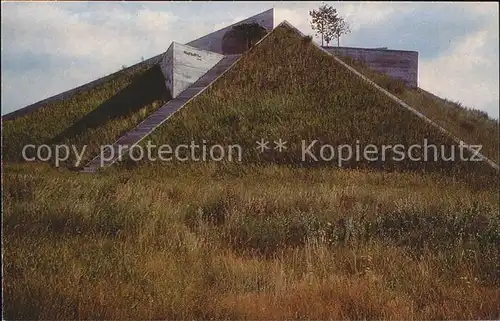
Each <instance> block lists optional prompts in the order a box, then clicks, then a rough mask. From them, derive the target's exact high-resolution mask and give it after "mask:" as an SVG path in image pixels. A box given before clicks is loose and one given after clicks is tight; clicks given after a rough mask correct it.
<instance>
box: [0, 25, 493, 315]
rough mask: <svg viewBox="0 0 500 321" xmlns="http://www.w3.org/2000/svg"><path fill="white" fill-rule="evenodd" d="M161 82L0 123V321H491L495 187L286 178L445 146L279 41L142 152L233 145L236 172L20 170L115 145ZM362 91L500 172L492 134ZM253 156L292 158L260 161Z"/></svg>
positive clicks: (460, 167) (424, 174)
mask: <svg viewBox="0 0 500 321" xmlns="http://www.w3.org/2000/svg"><path fill="white" fill-rule="evenodd" d="M350 63H353V64H354V65H356V64H355V63H354V62H350ZM356 66H357V68H360V70H363V72H365V73H370V72H371V71H369V70H364V69H362V68H363V67H362V66H361V67H360V66H358V65H356ZM158 72H159V70H158V69H157V68H156V69H155V67H153V68H151V69H148V70H142V71H140V72H139V73H138V74H137V75H136V76H131V75H122V76H123V77H122V76H120V77H122V78H120V77H118V78H117V79H116V80H115V81H114V82H111V83H109V84H104V85H103V86H102V87H99V88H96V89H94V90H93V91H91V92H89V93H86V94H82V95H77V96H75V97H74V98H72V99H71V100H69V101H67V102H63V103H60V104H56V105H54V106H52V108H42V109H40V110H39V111H37V112H34V113H33V114H30V115H27V116H24V117H22V118H19V119H16V120H14V121H9V122H4V124H3V126H4V134H3V135H4V136H3V142H4V147H5V146H7V148H6V149H5V150H4V151H3V155H4V164H3V165H4V167H3V168H4V175H3V182H2V183H3V230H2V232H3V266H4V268H3V272H4V275H3V289H4V292H3V299H4V306H3V312H4V318H6V319H285V318H286V319H327V318H328V319H371V320H375V319H377V320H380V319H404V320H406V319H412V320H415V319H498V318H500V307H499V305H498V302H500V263H499V262H500V253H499V251H498V249H499V248H500V217H499V215H498V213H499V211H500V205H499V203H500V199H499V194H498V187H499V186H498V172H495V171H494V170H493V169H491V168H490V167H488V166H485V164H482V163H471V162H459V161H457V162H444V161H440V162H411V161H403V162H395V161H394V162H391V161H387V162H368V161H361V162H353V161H351V162H346V163H345V164H344V166H343V168H338V167H337V166H336V165H335V164H336V163H335V162H332V163H328V162H319V163H314V162H305V163H303V162H300V161H299V158H300V141H301V140H306V141H311V140H313V139H319V140H320V141H321V142H323V143H328V144H331V145H338V144H346V143H347V144H354V142H355V141H356V140H358V141H360V143H361V145H364V144H370V143H371V144H376V145H380V144H397V143H399V144H405V145H411V144H415V143H417V144H418V143H420V144H421V143H422V140H423V139H424V138H426V139H428V140H429V141H430V142H432V143H434V144H443V145H446V146H450V145H451V144H452V143H453V142H452V141H451V140H450V138H449V137H445V136H443V135H442V134H441V133H440V132H439V131H437V130H436V129H435V128H433V127H430V126H429V125H428V124H426V123H425V122H423V121H421V120H420V119H419V118H418V117H416V116H414V115H412V114H411V113H409V112H407V111H406V110H404V109H403V108H401V107H399V106H397V105H396V104H395V103H394V102H393V101H392V100H390V99H389V98H388V97H386V96H384V95H382V94H381V93H380V92H378V91H377V90H375V89H374V88H372V87H371V86H369V85H368V84H366V83H365V82H363V81H362V80H360V79H358V78H356V77H354V76H353V75H352V74H350V73H349V72H348V71H347V70H345V69H344V68H343V67H342V66H341V65H339V64H338V63H337V62H336V61H335V60H334V59H332V57H330V56H328V55H325V54H323V53H322V52H321V51H319V50H318V49H317V48H315V47H314V46H313V45H312V44H311V43H310V42H309V41H308V40H307V39H306V38H302V37H300V36H298V35H297V34H296V33H294V32H293V31H292V30H290V29H288V28H286V27H280V28H277V29H276V30H275V31H273V33H272V34H271V35H269V36H268V37H267V38H266V39H265V40H264V41H263V42H262V43H261V44H260V45H259V46H258V47H255V48H254V50H251V51H249V52H248V53H246V54H245V56H244V57H243V58H242V60H241V61H240V62H239V63H238V64H237V65H236V66H235V67H234V68H233V69H231V70H230V71H229V72H228V73H227V74H225V75H224V76H223V77H222V78H221V79H219V80H218V81H217V82H216V83H215V84H214V85H213V86H212V87H211V88H210V89H208V90H207V91H206V92H205V93H203V94H201V95H200V96H198V97H197V98H196V99H194V100H193V101H192V102H190V103H188V104H187V105H186V106H185V107H184V108H183V109H182V110H181V111H179V112H178V113H176V114H175V115H174V116H173V117H172V118H171V119H169V121H168V122H166V123H165V124H164V125H162V126H161V127H160V128H159V129H158V130H157V131H155V132H154V133H153V134H152V135H151V136H150V137H148V138H147V140H150V141H151V142H152V143H154V144H158V145H159V144H166V143H168V144H170V145H172V146H175V145H177V144H184V143H189V142H190V141H196V142H201V141H202V140H207V143H208V144H210V143H217V144H235V143H238V144H240V145H241V146H242V147H243V150H244V155H243V156H244V158H243V161H242V163H237V162H236V163H235V162H228V161H226V162H198V163H196V162H185V163H181V162H167V163H153V164H148V163H145V162H137V163H135V162H131V161H126V162H123V163H122V164H121V166H114V167H111V168H108V169H106V170H104V171H101V172H99V173H98V174H95V175H91V174H83V173H76V172H74V171H71V170H70V169H71V168H70V169H68V168H59V169H55V168H52V167H50V166H49V165H47V164H37V163H31V164H26V163H22V164H18V163H16V162H17V161H18V160H19V157H18V156H19V155H20V151H19V148H20V147H19V146H21V145H22V144H25V143H28V142H29V143H42V142H49V143H50V144H57V143H60V142H67V143H70V144H77V145H80V144H90V145H91V146H93V147H92V148H94V151H95V150H97V146H98V145H100V144H109V143H112V142H113V141H114V140H115V139H116V137H117V136H118V135H120V134H121V133H122V132H125V131H126V130H129V129H130V128H132V127H133V126H135V124H136V123H138V122H139V121H140V120H141V119H143V118H144V117H146V116H147V115H148V114H149V113H150V112H152V111H153V110H155V109H156V108H158V107H159V105H161V104H162V103H163V102H164V101H166V100H168V99H169V97H168V96H165V93H164V91H163V90H162V88H163V87H162V86H163V83H162V79H160V77H159V74H158ZM242 75H244V76H242ZM373 77H374V79H375V80H376V81H377V82H378V83H380V84H382V85H383V86H384V87H386V88H388V89H389V90H390V91H391V92H393V93H396V94H398V95H399V96H400V97H407V98H408V99H414V100H415V102H418V103H422V102H424V99H428V100H429V101H432V102H433V104H434V105H432V106H431V107H429V109H428V110H427V111H424V110H423V109H421V110H422V111H424V112H425V113H426V114H428V116H429V113H434V115H435V117H436V119H435V120H436V121H441V124H442V125H443V126H445V125H446V126H448V127H447V129H448V130H452V129H451V128H453V126H456V125H457V124H458V123H459V122H460V121H462V120H463V121H468V122H472V123H474V124H473V126H472V127H468V128H469V129H471V128H472V129H471V130H470V132H469V136H467V137H461V138H463V139H464V140H466V141H467V140H468V139H469V138H470V139H471V141H470V143H476V142H480V141H482V140H484V145H485V147H486V151H487V153H488V156H491V155H493V154H492V153H495V151H496V152H497V153H498V146H495V144H494V143H495V142H497V144H498V136H495V135H494V134H495V132H498V124H497V125H496V126H497V127H494V126H493V127H491V126H492V120H489V119H487V118H485V117H484V116H482V115H479V114H477V113H475V112H473V111H467V110H466V109H460V108H459V107H454V105H452V104H451V103H448V102H445V101H443V100H440V99H439V98H437V97H434V96H431V94H429V93H426V92H424V91H421V90H409V89H405V88H401V87H399V83H397V82H395V81H393V80H390V79H389V80H387V79H386V78H384V77H382V76H379V75H375V76H373ZM377 77H378V78H377ZM319 80H321V81H319ZM425 101H427V100H425ZM89 102H92V103H91V104H89ZM450 106H451V107H450ZM414 107H415V108H423V107H418V106H414ZM447 108H450V109H447ZM454 108H455V109H454ZM449 110H454V112H455V113H456V117H455V118H453V117H450V118H449V119H448V118H446V113H448V112H450V113H454V112H451V111H449ZM476 114H477V117H478V118H477V119H478V120H477V122H474V121H473V120H472V119H473V117H476V116H474V115H476ZM52 116H56V117H55V118H51V117H52ZM44 119H47V120H48V121H47V122H41V121H39V120H44ZM440 119H441V120H440ZM446 126H445V127H446ZM465 127H467V126H465ZM465 127H464V126H461V127H460V126H459V127H456V128H457V129H456V130H457V132H456V133H457V135H458V134H460V133H462V131H461V130H464V128H465ZM460 128H461V129H460ZM23 133H28V134H23ZM260 138H266V139H269V140H271V141H272V140H277V139H278V138H283V139H284V140H287V141H288V142H289V144H288V149H287V150H286V151H285V152H282V153H278V152H275V151H268V152H267V153H263V154H260V153H258V152H257V151H256V150H255V141H256V140H259V139H260ZM147 140H146V141H147ZM144 143H145V142H144ZM495 148H496V149H495ZM18 153H19V155H18ZM491 157H492V158H493V156H491ZM497 159H498V158H497ZM5 160H7V161H6V162H5ZM65 166H67V167H71V165H70V162H68V163H67V164H65Z"/></svg>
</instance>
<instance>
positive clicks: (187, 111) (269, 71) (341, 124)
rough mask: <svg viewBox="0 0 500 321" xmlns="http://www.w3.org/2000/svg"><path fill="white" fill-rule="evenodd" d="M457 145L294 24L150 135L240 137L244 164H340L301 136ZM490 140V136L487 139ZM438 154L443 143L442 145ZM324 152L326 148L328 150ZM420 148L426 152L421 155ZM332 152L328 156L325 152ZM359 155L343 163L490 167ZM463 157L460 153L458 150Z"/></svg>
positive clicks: (156, 138) (163, 139)
mask: <svg viewBox="0 0 500 321" xmlns="http://www.w3.org/2000/svg"><path fill="white" fill-rule="evenodd" d="M262 137H263V138H267V139H268V140H270V141H271V142H272V141H273V140H277V139H278V138H282V139H283V140H286V141H287V142H288V145H287V147H288V148H287V150H286V151H284V152H277V151H274V150H270V151H268V152H266V153H262V154H261V153H260V152H258V151H256V149H255V146H256V144H255V142H256V141H257V140H260V138H262ZM424 139H427V141H428V144H435V145H437V146H440V145H443V146H445V150H444V154H445V156H446V157H448V156H449V155H450V148H451V147H450V146H451V145H457V144H456V143H454V142H453V141H452V139H451V138H450V137H447V136H445V135H444V134H442V133H441V132H439V131H438V130H437V129H436V128H434V127H432V126H431V125H429V124H427V123H426V122H424V121H423V120H421V119H420V118H418V117H417V116H415V115H413V114H412V113H411V112H409V111H407V110H405V109H404V108H402V107H400V106H399V105H398V104H397V103H395V102H394V101H392V100H391V99H390V98H388V97H387V96H385V95H384V94H382V93H380V92H379V91H378V90H376V89H375V88H374V87H373V86H371V85H369V84H367V83H366V82H364V81H363V80H361V79H359V78H358V77H356V76H354V75H353V74H352V73H351V72H350V71H348V70H347V69H346V68H344V67H343V66H341V65H340V64H339V63H338V62H336V61H335V60H334V59H333V57H331V56H329V55H327V54H325V53H324V52H322V51H320V50H319V49H318V48H316V47H315V46H314V45H313V44H311V43H310V41H308V39H307V38H303V37H301V36H299V35H298V34H297V33H296V32H295V31H294V30H292V29H290V28H288V27H286V26H282V27H278V28H276V29H275V30H274V31H273V33H272V34H271V35H270V36H268V38H266V39H265V40H264V41H263V42H262V43H261V44H260V45H259V46H257V47H255V48H254V50H252V51H250V52H247V53H246V54H245V56H244V57H243V58H242V60H240V62H239V63H238V64H237V65H236V66H235V67H233V68H232V69H231V70H230V71H229V72H228V73H226V74H225V75H224V76H223V77H222V78H221V79H219V80H218V81H217V82H216V83H215V84H214V86H212V87H211V88H210V89H209V90H207V91H206V92H205V93H203V94H202V95H200V96H198V97H197V98H196V99H194V100H193V101H192V102H190V103H189V104H188V105H186V107H185V108H183V109H182V110H181V111H180V112H178V113H176V114H175V115H174V116H173V117H172V118H171V119H169V121H168V122H166V123H165V124H163V125H162V126H161V127H160V128H159V129H157V130H156V131H155V132H153V134H152V135H151V136H150V137H149V138H148V139H146V140H144V141H143V145H145V144H146V143H147V141H148V140H150V142H151V143H152V144H154V145H161V144H170V145H171V146H178V145H180V144H189V143H190V141H192V140H193V141H196V142H198V143H200V142H202V141H203V140H205V141H206V142H207V144H239V145H240V146H241V147H242V150H243V154H244V155H243V159H244V162H246V163H262V162H274V163H281V164H295V165H301V166H317V165H325V164H335V166H337V164H338V163H337V162H336V160H337V156H338V155H334V157H333V160H332V161H327V162H322V161H321V160H319V161H318V162H317V161H316V160H314V159H311V158H307V159H305V161H303V159H302V140H304V141H305V143H306V145H307V146H309V144H310V143H311V142H312V141H313V140H318V143H317V144H316V145H315V146H314V148H312V150H313V151H314V152H315V155H318V154H319V150H318V149H319V146H321V145H322V144H329V145H332V146H339V145H342V144H349V145H350V146H353V148H354V146H355V145H356V144H358V145H360V147H361V150H363V148H364V147H365V146H366V145H368V144H375V145H376V146H378V147H379V150H380V147H381V146H382V145H392V146H394V145H396V144H402V145H404V146H406V148H408V147H409V146H411V145H413V144H419V145H423V143H424ZM489 139H490V140H491V139H492V138H489ZM437 152H438V154H440V152H441V151H440V150H439V147H438V151H437ZM325 154H326V153H325ZM420 155H422V154H420ZM327 156H329V155H327ZM393 156H394V157H395V155H394V154H390V152H388V154H387V157H386V158H387V159H386V161H380V160H379V161H369V160H364V159H361V160H359V161H358V160H356V159H351V160H350V161H347V162H344V163H343V164H342V166H343V167H364V168H366V167H370V168H379V169H385V170H406V169H412V170H424V171H436V170H437V171H446V172H450V173H451V172H453V173H458V172H471V171H473V172H480V171H485V172H487V173H488V174H489V173H492V172H491V171H490V168H489V167H488V166H484V165H485V164H483V163H478V162H464V161H460V160H459V161H455V162H449V161H443V160H441V157H440V156H438V160H437V161H428V162H424V161H422V162H415V161H412V160H409V159H408V158H406V159H405V160H404V161H391V160H390V159H391V157H393ZM457 158H458V157H457Z"/></svg>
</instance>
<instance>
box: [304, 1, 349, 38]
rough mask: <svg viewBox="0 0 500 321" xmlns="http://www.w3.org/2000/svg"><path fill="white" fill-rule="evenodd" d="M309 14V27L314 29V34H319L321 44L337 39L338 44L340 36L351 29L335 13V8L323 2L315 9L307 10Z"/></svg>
mask: <svg viewBox="0 0 500 321" xmlns="http://www.w3.org/2000/svg"><path fill="white" fill-rule="evenodd" d="M309 15H310V16H311V28H312V29H313V30H315V31H316V35H319V36H321V46H323V45H324V43H325V42H326V45H327V46H328V44H329V43H330V41H332V40H333V39H337V46H340V36H342V35H344V34H347V33H349V32H350V31H351V29H350V28H349V25H348V24H347V22H346V21H345V20H344V18H342V17H340V16H339V15H338V13H337V9H335V8H333V7H332V6H329V5H326V4H323V5H321V6H320V7H319V9H317V10H312V11H309Z"/></svg>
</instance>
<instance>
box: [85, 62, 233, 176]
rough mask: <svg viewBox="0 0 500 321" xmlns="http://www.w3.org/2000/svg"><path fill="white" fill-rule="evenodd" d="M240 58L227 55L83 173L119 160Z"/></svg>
mask: <svg viewBox="0 0 500 321" xmlns="http://www.w3.org/2000/svg"><path fill="white" fill-rule="evenodd" d="M240 57H241V55H227V56H225V57H224V58H222V60H220V61H219V62H218V63H217V64H216V65H215V66H214V67H213V68H211V69H210V70H208V72H206V73H205V74H204V75H203V76H201V77H200V78H199V79H198V80H197V81H195V82H194V83H193V84H192V85H191V86H189V87H188V88H186V89H185V90H183V91H182V92H181V93H180V94H179V95H177V96H176V97H175V98H174V99H172V100H170V101H169V102H168V103H166V104H165V105H163V106H162V107H160V109H158V110H157V111H156V112H154V113H153V114H151V115H150V116H149V117H148V118H146V119H145V120H144V121H143V122H142V123H140V124H139V125H137V127H135V128H134V129H133V130H131V131H130V132H128V133H127V134H125V135H123V136H122V137H120V138H119V139H118V140H117V141H116V142H115V143H114V144H113V145H112V149H107V150H106V151H104V153H103V155H98V156H97V157H95V158H94V159H92V160H91V161H90V162H89V163H88V164H87V165H85V167H84V168H83V172H87V173H94V172H95V171H97V170H98V169H99V168H100V167H104V166H109V165H111V164H113V163H115V162H116V161H118V160H119V159H120V158H123V157H124V156H125V155H126V154H127V153H128V151H129V150H130V148H132V147H133V146H134V145H136V144H138V143H139V142H140V141H141V140H143V139H144V138H145V137H146V136H148V135H149V134H150V133H151V132H152V131H154V130H155V129H156V128H157V127H158V126H160V125H161V124H163V123H164V122H165V121H167V120H168V119H169V118H170V116H172V115H173V114H174V113H175V112H176V111H178V110H179V109H181V108H182V107H183V106H184V105H185V104H187V103H188V102H189V101H190V100H191V99H193V98H194V97H196V96H197V95H199V94H200V93H202V92H203V91H205V89H207V88H208V87H209V86H210V85H211V84H212V83H213V82H214V81H216V80H217V79H218V78H219V77H220V76H222V75H223V74H224V73H225V72H226V71H227V70H229V69H230V68H231V67H232V66H233V65H234V64H235V63H236V62H237V61H238V59H239V58H240ZM101 156H103V157H102V158H101Z"/></svg>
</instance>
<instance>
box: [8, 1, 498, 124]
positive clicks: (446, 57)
mask: <svg viewBox="0 0 500 321" xmlns="http://www.w3.org/2000/svg"><path fill="white" fill-rule="evenodd" d="M267 4H268V6H267V5H266V6H263V10H265V9H266V7H271V6H272V5H273V4H269V3H267ZM133 5H135V6H137V3H136V4H133ZM194 5H195V4H194V3H189V4H188V3H186V4H178V5H177V8H179V9H180V11H182V10H185V12H189V10H190V8H191V7H190V6H194ZM204 5H205V6H208V5H207V4H204ZM318 5H319V3H315V2H291V3H290V2H287V3H282V2H277V3H274V7H275V20H276V22H277V23H279V22H281V21H282V20H288V21H289V22H291V23H292V24H294V25H295V26H296V27H297V28H299V29H300V30H302V31H303V32H304V33H306V34H313V31H312V30H311V28H310V24H309V21H308V20H309V10H311V9H314V8H317V7H318ZM332 5H333V6H334V7H336V8H337V9H338V11H339V13H340V14H341V15H342V16H345V17H346V19H347V20H348V22H349V23H350V24H351V27H352V29H353V31H354V30H357V32H358V33H360V32H362V30H363V29H369V30H371V32H372V33H376V30H377V27H380V26H381V25H383V24H384V23H386V22H387V21H390V20H391V19H392V18H394V17H397V15H400V14H403V13H408V12H411V11H413V10H421V9H422V8H424V9H425V10H428V7H427V6H428V4H420V3H417V2H415V3H387V2H386V3H384V2H381V3H379V2H363V3H349V2H340V3H332ZM432 5H433V6H435V7H433V8H438V7H439V8H441V9H440V10H442V9H443V8H445V10H446V8H451V6H453V7H452V8H454V10H458V11H460V12H461V11H464V12H471V13H472V12H474V14H477V15H478V17H481V19H482V20H485V21H490V22H491V23H490V24H489V26H488V28H486V29H483V30H480V31H478V32H476V33H474V34H470V35H468V36H467V37H465V40H464V41H463V42H461V43H455V44H452V46H451V48H450V49H448V50H447V51H446V52H443V53H440V55H439V57H435V58H433V59H431V60H421V61H420V62H419V80H420V84H421V86H422V87H423V88H426V89H428V90H430V91H432V92H434V93H436V94H438V95H441V96H445V97H448V98H451V99H454V100H460V101H462V102H463V103H465V104H466V105H469V106H471V107H475V108H478V109H482V110H486V111H488V112H489V113H490V115H494V116H496V117H498V22H497V20H498V4H497V3H493V4H492V3H481V4H479V3H473V4H471V3H464V4H458V3H457V4H449V3H439V4H432ZM77 6H79V7H78V8H77ZM130 6H132V4H130V3H118V2H115V3H111V2H109V3H107V2H103V3H92V4H90V3H89V4H83V3H76V4H75V3H61V2H45V3H38V2H37V3H34V2H29V3H2V30H1V32H2V62H4V63H5V64H6V65H7V66H8V68H5V66H3V68H2V106H3V107H4V110H3V111H2V113H6V112H9V111H11V110H13V109H17V108H20V107H23V106H24V105H27V104H29V103H33V102H35V101H37V100H40V99H43V98H46V97H47V96H50V95H53V94H57V93H59V92H62V91H64V90H67V89H71V88H73V87H75V86H78V85H81V84H83V83H85V82H88V81H91V80H93V79H96V78H98V77H100V76H103V75H106V74H109V73H111V72H113V71H116V70H118V69H119V68H120V67H121V66H122V65H123V64H125V65H131V64H133V63H136V62H138V61H139V60H140V58H141V57H144V58H149V57H151V56H154V55H156V54H158V53H160V52H163V51H165V50H166V49H167V48H168V46H169V45H170V43H171V42H172V41H177V42H181V43H185V42H189V41H191V40H194V39H196V38H198V37H200V36H202V35H204V34H207V33H209V32H212V31H215V30H218V29H220V28H222V27H225V26H227V25H230V24H232V23H234V22H237V21H239V20H241V19H243V18H245V17H248V16H250V15H252V14H255V13H256V12H255V11H257V12H258V11H259V10H260V9H255V7H254V8H251V7H249V6H247V5H246V4H242V5H238V6H236V4H232V6H234V8H236V9H235V10H233V11H232V12H231V13H229V12H228V13H227V14H225V12H224V11H223V10H221V9H220V8H222V7H221V6H222V4H221V3H218V4H216V5H214V6H218V8H219V9H218V11H217V10H214V15H212V14H210V12H204V11H206V10H199V11H200V12H199V13H198V15H197V16H196V17H192V16H188V15H186V14H183V15H179V14H178V12H179V11H176V10H173V9H172V7H173V6H172V5H169V4H157V3H154V4H147V5H140V6H137V10H134V9H133V10H130V9H131V7H130ZM182 6H184V8H181V7H182ZM255 6H257V5H255ZM205 8H206V7H204V9H205ZM80 9H81V10H80ZM167 9H168V10H169V11H166V10H167ZM188 9H189V10H188ZM425 10H424V11H423V12H425ZM418 12H420V11H418ZM445 12H446V11H445ZM215 13H217V16H221V17H222V18H221V19H220V20H216V19H215V17H216V15H215ZM200 14H206V15H204V16H203V17H201V16H200ZM415 19H418V16H416V17H415ZM408 23H418V21H413V22H412V21H409V22H408ZM460 26H461V24H460V21H459V20H458V21H457V28H460ZM397 32H398V31H397V30H394V34H395V36H397ZM464 32H467V30H465V31H464ZM353 35H354V32H353ZM430 36H432V35H422V37H430ZM360 45H362V44H360ZM494 48H496V49H494ZM401 49H404V48H401ZM423 49H424V48H422V49H421V50H423ZM26 55H28V56H29V55H31V56H34V55H40V56H42V57H52V58H56V59H62V60H61V61H64V64H70V65H68V66H62V65H60V66H59V65H58V66H56V67H54V66H53V64H49V65H47V66H43V65H40V64H38V65H35V66H34V67H33V68H31V69H29V68H23V69H22V70H21V71H16V72H13V71H12V70H14V69H15V68H14V67H15V66H9V65H8V64H9V63H12V61H13V60H9V58H5V59H4V56H5V57H10V58H12V57H16V56H17V57H24V56H26ZM14 60H15V59H14ZM5 69H6V70H5ZM5 108H7V109H5Z"/></svg>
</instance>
